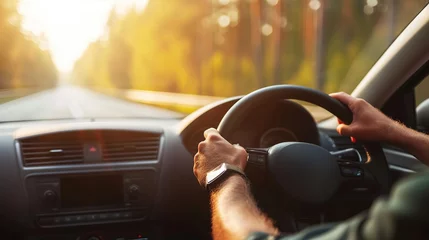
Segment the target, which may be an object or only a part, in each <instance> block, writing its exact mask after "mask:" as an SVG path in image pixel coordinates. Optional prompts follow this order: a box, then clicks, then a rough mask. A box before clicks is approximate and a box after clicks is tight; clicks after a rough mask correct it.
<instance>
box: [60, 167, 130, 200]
mask: <svg viewBox="0 0 429 240" xmlns="http://www.w3.org/2000/svg"><path fill="white" fill-rule="evenodd" d="M123 195H124V194H123V183H122V176H121V175H103V176H75V177H64V178H61V207H62V208H82V207H98V206H106V205H117V204H121V203H122V202H123V201H124V197H123Z"/></svg>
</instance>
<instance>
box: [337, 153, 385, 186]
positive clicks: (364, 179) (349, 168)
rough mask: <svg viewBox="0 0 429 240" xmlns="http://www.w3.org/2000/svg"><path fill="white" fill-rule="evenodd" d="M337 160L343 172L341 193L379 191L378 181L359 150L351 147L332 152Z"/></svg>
mask: <svg viewBox="0 0 429 240" xmlns="http://www.w3.org/2000/svg"><path fill="white" fill-rule="evenodd" d="M330 153H331V155H332V156H334V157H335V158H336V160H337V164H338V167H339V169H340V173H341V187H340V189H339V193H340V194H341V193H347V194H351V193H352V194H365V193H366V194H370V193H374V192H377V191H378V190H379V189H377V182H376V180H375V178H374V176H373V174H372V173H371V170H370V168H369V167H368V164H367V163H365V162H364V161H363V159H364V158H363V157H362V156H361V155H360V153H359V151H357V150H356V149H354V148H349V149H345V150H340V151H334V152H330Z"/></svg>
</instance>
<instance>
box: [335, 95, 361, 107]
mask: <svg viewBox="0 0 429 240" xmlns="http://www.w3.org/2000/svg"><path fill="white" fill-rule="evenodd" d="M329 96H331V97H333V98H335V99H337V100H338V101H340V102H342V103H344V104H346V105H347V106H350V104H352V103H353V102H354V101H355V100H356V98H354V97H352V96H350V95H348V94H347V93H345V92H338V93H331V94H329Z"/></svg>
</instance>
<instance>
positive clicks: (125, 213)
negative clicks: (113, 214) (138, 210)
mask: <svg viewBox="0 0 429 240" xmlns="http://www.w3.org/2000/svg"><path fill="white" fill-rule="evenodd" d="M131 217H132V214H131V212H122V213H121V218H131Z"/></svg>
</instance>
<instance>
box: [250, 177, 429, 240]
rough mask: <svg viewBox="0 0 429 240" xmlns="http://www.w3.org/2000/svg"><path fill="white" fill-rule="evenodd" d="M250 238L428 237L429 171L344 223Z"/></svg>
mask: <svg viewBox="0 0 429 240" xmlns="http://www.w3.org/2000/svg"><path fill="white" fill-rule="evenodd" d="M248 239H249V240H267V239H270V240H274V239H279V240H303V239H320V240H325V239H332V240H337V239H356V240H358V239H406V240H411V239H429V173H422V174H417V175H414V176H412V177H410V178H406V179H405V180H402V181H401V182H399V183H398V184H397V185H396V186H395V187H394V189H393V191H392V194H391V197H390V199H381V198H380V199H378V200H376V201H375V202H374V204H373V206H372V207H371V209H370V210H369V211H368V212H365V213H361V214H359V215H357V216H355V217H353V218H351V219H349V220H346V221H344V222H342V223H336V224H324V225H320V226H316V227H310V228H308V229H305V230H303V231H301V232H299V233H297V234H293V235H287V236H285V235H283V236H277V237H274V236H269V235H267V234H265V233H254V234H252V235H251V236H250V237H249V238H248Z"/></svg>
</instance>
